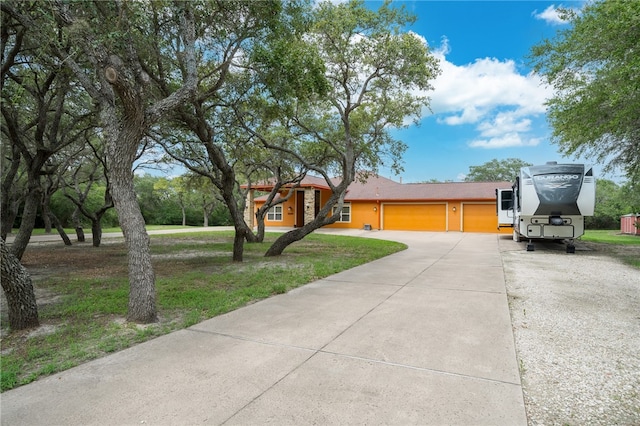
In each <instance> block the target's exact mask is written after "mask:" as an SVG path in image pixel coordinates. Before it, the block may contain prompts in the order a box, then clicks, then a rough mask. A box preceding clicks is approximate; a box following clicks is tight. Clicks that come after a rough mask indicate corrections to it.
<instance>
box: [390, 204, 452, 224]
mask: <svg viewBox="0 0 640 426" xmlns="http://www.w3.org/2000/svg"><path fill="white" fill-rule="evenodd" d="M382 215H383V216H382V229H386V230H395V231H446V229H447V228H446V205H445V204H384V205H383V209H382Z"/></svg>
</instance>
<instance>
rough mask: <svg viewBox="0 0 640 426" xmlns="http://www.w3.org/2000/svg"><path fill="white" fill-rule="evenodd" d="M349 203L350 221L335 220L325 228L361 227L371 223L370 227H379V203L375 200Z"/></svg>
mask: <svg viewBox="0 0 640 426" xmlns="http://www.w3.org/2000/svg"><path fill="white" fill-rule="evenodd" d="M350 204H351V222H348V223H346V222H336V223H333V224H331V225H327V226H326V228H356V229H363V228H364V226H365V225H371V229H380V205H379V204H378V203H377V202H375V201H362V202H355V203H353V202H352V203H350Z"/></svg>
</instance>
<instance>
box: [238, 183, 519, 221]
mask: <svg viewBox="0 0 640 426" xmlns="http://www.w3.org/2000/svg"><path fill="white" fill-rule="evenodd" d="M510 187H511V183H510V182H445V183H401V182H396V181H393V180H391V179H387V178H384V177H381V176H372V177H370V178H369V179H367V181H366V182H365V183H362V182H358V181H356V182H354V183H352V184H351V185H350V186H349V188H348V190H347V194H346V196H345V202H344V207H343V209H342V214H341V217H340V220H338V221H337V222H336V223H334V224H331V225H328V226H327V228H356V229H377V230H383V229H384V230H403V231H404V230H407V231H443V232H446V231H458V232H495V233H498V232H501V233H511V232H512V231H511V229H503V230H498V217H497V214H496V212H497V210H496V188H510ZM271 188H272V186H270V185H269V184H261V185H255V186H252V190H251V191H250V192H249V194H248V196H247V204H246V211H245V219H246V220H247V223H248V224H249V225H250V226H251V227H253V226H255V211H256V210H257V209H258V208H259V207H260V206H261V205H262V204H264V202H265V201H266V196H264V195H263V196H258V197H254V191H256V190H258V191H270V190H271ZM282 193H283V195H284V194H286V193H287V190H284V191H283V192H282ZM330 194H331V192H330V189H329V187H328V185H327V184H326V182H325V181H324V179H322V178H318V177H313V176H307V177H306V178H305V179H304V180H303V181H302V182H301V185H300V187H299V188H297V189H295V194H294V195H293V196H292V197H291V198H290V199H289V200H287V201H285V202H284V203H282V204H279V205H277V206H274V207H272V208H271V209H270V210H269V212H268V214H267V216H266V218H265V226H266V227H267V228H268V227H270V226H271V227H300V226H303V225H304V224H305V223H308V222H309V221H311V220H313V218H314V217H315V215H316V214H317V213H318V211H319V210H320V208H321V206H322V204H323V201H324V200H327V199H328V198H329V196H330Z"/></svg>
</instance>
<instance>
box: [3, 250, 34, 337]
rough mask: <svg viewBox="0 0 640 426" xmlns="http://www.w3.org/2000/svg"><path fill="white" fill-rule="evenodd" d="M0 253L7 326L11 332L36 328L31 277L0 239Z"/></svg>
mask: <svg viewBox="0 0 640 426" xmlns="http://www.w3.org/2000/svg"><path fill="white" fill-rule="evenodd" d="M0 251H1V252H2V265H1V269H2V276H1V277H0V278H2V290H4V294H5V296H6V297H7V305H8V307H9V312H8V314H9V326H10V327H11V328H12V329H13V330H23V329H25V328H31V327H37V326H39V325H40V322H39V320H38V305H37V303H36V295H35V292H34V291H33V284H32V283H31V277H30V276H29V273H28V272H27V270H26V269H25V267H24V266H22V265H21V264H20V261H19V260H18V258H17V257H16V256H14V255H13V254H11V253H10V252H9V250H7V247H6V245H5V242H4V240H3V239H0Z"/></svg>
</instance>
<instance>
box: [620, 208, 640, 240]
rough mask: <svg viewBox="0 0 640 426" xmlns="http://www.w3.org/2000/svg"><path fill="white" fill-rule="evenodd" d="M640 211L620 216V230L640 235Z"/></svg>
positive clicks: (624, 232)
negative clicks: (639, 226)
mask: <svg viewBox="0 0 640 426" xmlns="http://www.w3.org/2000/svg"><path fill="white" fill-rule="evenodd" d="M636 224H640V213H631V214H626V215H624V216H622V217H620V232H621V233H622V234H631V235H640V228H638V227H637V226H636Z"/></svg>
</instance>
